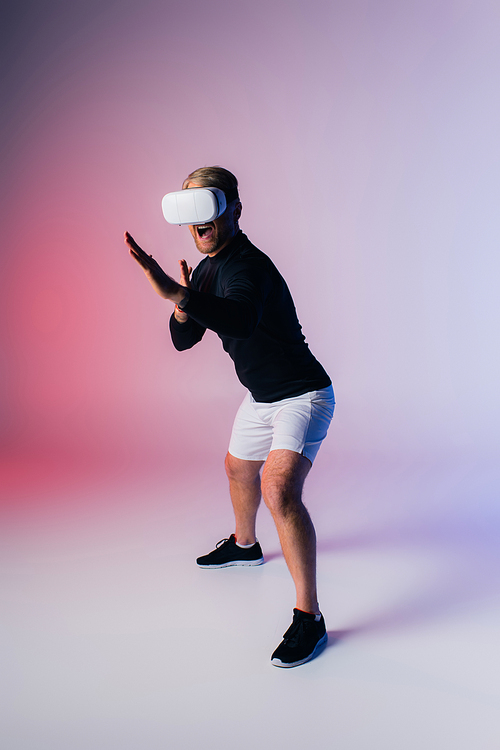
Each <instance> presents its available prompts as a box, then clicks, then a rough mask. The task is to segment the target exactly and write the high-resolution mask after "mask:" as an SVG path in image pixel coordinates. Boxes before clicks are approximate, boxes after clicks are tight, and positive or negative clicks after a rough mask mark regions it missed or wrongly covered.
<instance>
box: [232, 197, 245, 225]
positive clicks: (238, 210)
mask: <svg viewBox="0 0 500 750" xmlns="http://www.w3.org/2000/svg"><path fill="white" fill-rule="evenodd" d="M242 208H243V206H242V205H241V202H240V201H238V202H237V203H236V205H235V207H234V210H233V218H234V220H235V222H237V221H239V219H240V216H241V211H242Z"/></svg>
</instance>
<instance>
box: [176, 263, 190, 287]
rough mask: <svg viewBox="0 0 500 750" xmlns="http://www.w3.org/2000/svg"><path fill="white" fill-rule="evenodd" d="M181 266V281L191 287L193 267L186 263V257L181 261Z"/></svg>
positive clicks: (183, 284)
mask: <svg viewBox="0 0 500 750" xmlns="http://www.w3.org/2000/svg"><path fill="white" fill-rule="evenodd" d="M179 266H180V269H181V278H180V280H179V283H180V284H181V285H182V286H186V287H188V288H189V289H190V288H191V281H190V276H191V272H192V270H193V269H192V267H191V266H188V264H187V263H186V261H185V260H184V259H182V260H180V261H179Z"/></svg>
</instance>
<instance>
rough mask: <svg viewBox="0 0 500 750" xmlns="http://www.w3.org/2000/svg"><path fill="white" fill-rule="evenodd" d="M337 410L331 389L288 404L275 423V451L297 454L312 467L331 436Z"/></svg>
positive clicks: (273, 445) (277, 414) (288, 400)
mask: <svg viewBox="0 0 500 750" xmlns="http://www.w3.org/2000/svg"><path fill="white" fill-rule="evenodd" d="M334 408H335V400H334V396H333V389H332V388H331V387H330V388H324V389H322V390H321V391H312V392H310V393H304V395H302V396H297V397H296V398H293V399H287V400H286V401H284V402H283V406H282V408H280V409H279V411H277V413H276V416H275V418H274V421H273V442H272V446H271V451H275V450H289V451H294V452H295V453H299V454H301V455H302V456H304V457H305V458H307V459H309V461H310V462H311V464H312V463H313V461H314V459H315V458H316V454H317V453H318V451H319V449H320V446H321V443H322V442H323V440H324V439H325V437H326V434H327V432H328V427H329V426H330V422H331V420H332V416H333V410H334Z"/></svg>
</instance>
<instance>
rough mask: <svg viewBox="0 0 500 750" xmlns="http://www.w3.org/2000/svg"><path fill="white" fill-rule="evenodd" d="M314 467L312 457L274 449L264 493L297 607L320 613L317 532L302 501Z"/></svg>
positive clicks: (265, 470)
mask: <svg viewBox="0 0 500 750" xmlns="http://www.w3.org/2000/svg"><path fill="white" fill-rule="evenodd" d="M310 468H311V462H310V461H309V459H307V458H305V457H304V456H301V455H300V454H299V453H294V452H293V451H290V450H274V451H271V453H270V454H269V456H268V459H267V461H266V463H265V466H264V470H263V472H262V493H263V496H264V502H265V503H266V505H267V506H268V508H269V510H270V511H271V514H272V516H273V519H274V522H275V524H276V528H277V530H278V535H279V538H280V542H281V548H282V550H283V555H284V556H285V560H286V563H287V565H288V569H289V570H290V573H291V575H292V578H293V581H294V583H295V588H296V591H297V603H296V607H297V609H301V610H303V611H304V612H314V613H315V614H318V613H319V605H318V596H317V591H316V534H315V531H314V526H313V524H312V521H311V518H310V516H309V513H308V512H307V509H306V507H305V506H304V504H303V502H302V488H303V486H304V481H305V478H306V476H307V474H308V473H309V470H310Z"/></svg>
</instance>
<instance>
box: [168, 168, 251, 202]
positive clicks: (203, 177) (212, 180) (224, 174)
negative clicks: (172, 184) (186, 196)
mask: <svg viewBox="0 0 500 750" xmlns="http://www.w3.org/2000/svg"><path fill="white" fill-rule="evenodd" d="M190 182H196V183H198V185H200V186H201V187H215V188H219V190H222V191H223V192H224V193H231V201H230V202H232V201H233V200H239V195H238V180H237V179H236V177H235V176H234V174H233V173H232V172H229V170H227V169H224V167H200V168H199V169H195V170H194V172H191V174H190V175H188V176H187V177H186V179H185V180H184V182H183V183H182V189H183V190H185V189H186V188H187V186H188V184H189V183H190ZM231 191H232V192H231ZM233 195H235V197H234V198H233V197H232V196H233Z"/></svg>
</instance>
